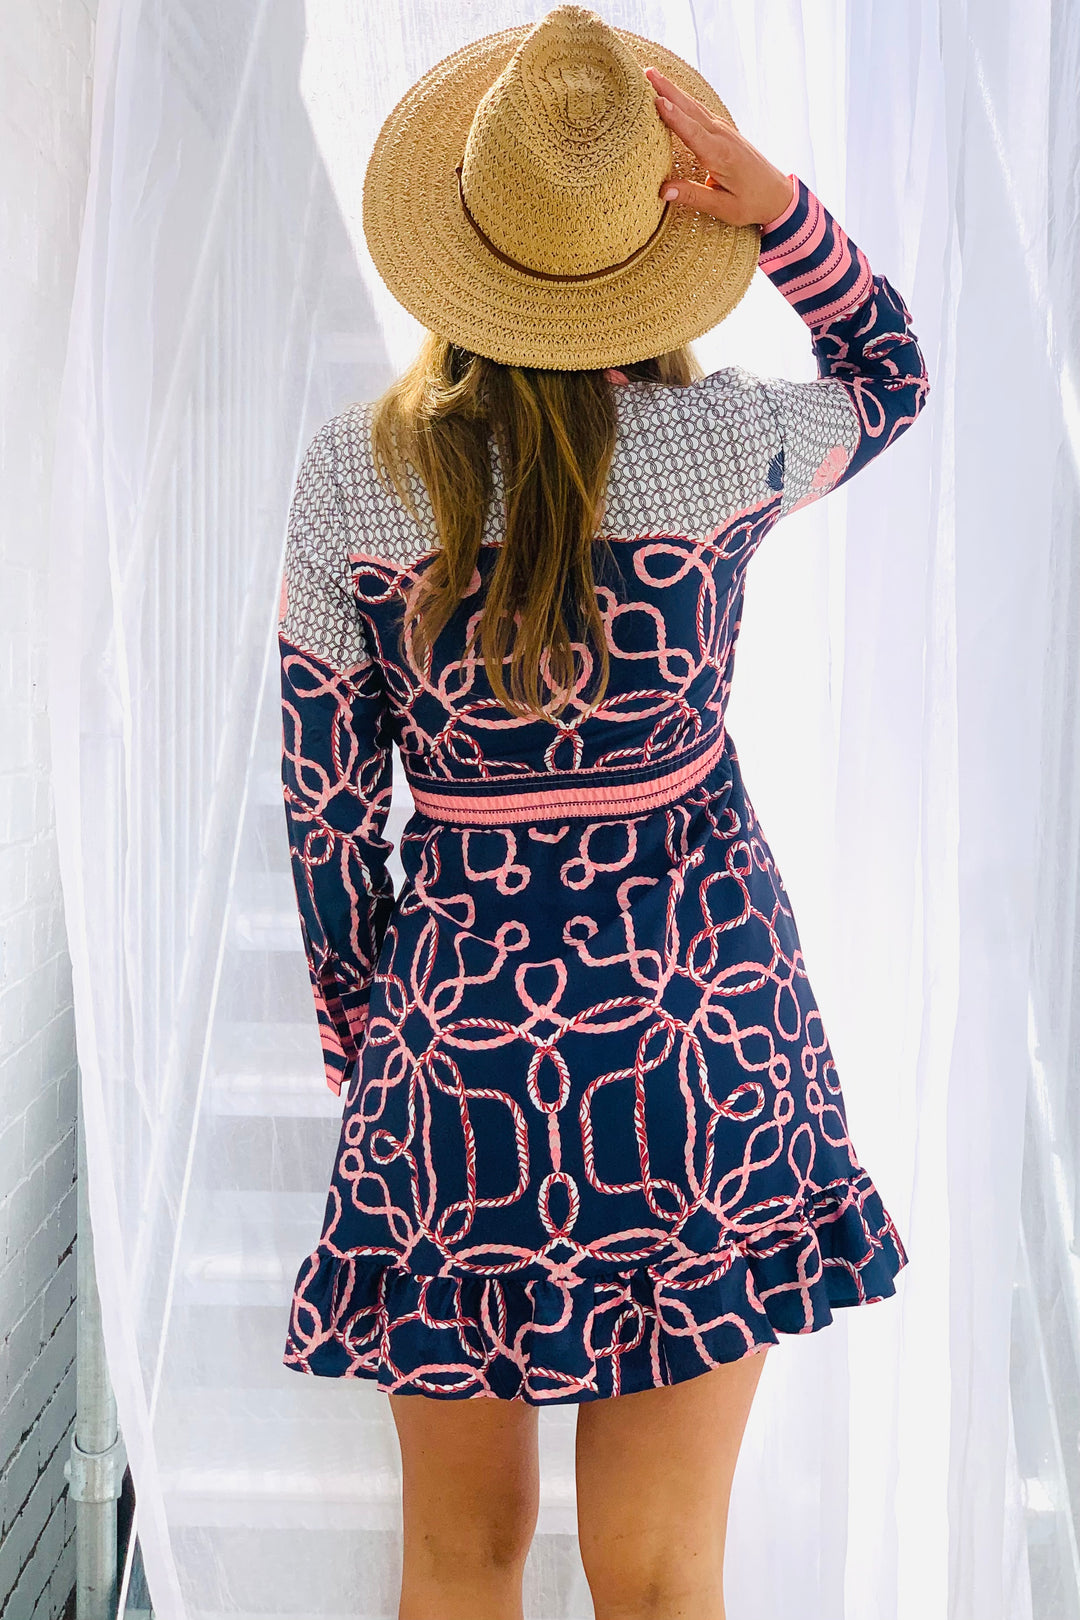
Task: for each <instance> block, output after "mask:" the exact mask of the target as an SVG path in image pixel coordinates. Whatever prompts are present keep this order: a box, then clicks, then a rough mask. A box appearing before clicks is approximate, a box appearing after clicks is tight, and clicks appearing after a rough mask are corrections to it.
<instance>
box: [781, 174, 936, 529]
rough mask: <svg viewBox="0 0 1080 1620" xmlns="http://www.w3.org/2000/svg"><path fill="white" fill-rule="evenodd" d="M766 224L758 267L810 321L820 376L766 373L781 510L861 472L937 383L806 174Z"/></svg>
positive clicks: (884, 284) (894, 304)
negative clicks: (800, 378) (807, 378)
mask: <svg viewBox="0 0 1080 1620" xmlns="http://www.w3.org/2000/svg"><path fill="white" fill-rule="evenodd" d="M790 178H791V180H792V182H793V192H792V199H791V202H790V204H789V206H788V207H787V209H785V211H784V213H782V214H781V215H779V216H778V217H777V218H776V219H774V220H771V221H770V222H769V224H768V225H766V226H765V227H763V229H762V234H761V247H760V253H759V258H758V266H759V268H760V269H761V270H762V271H763V272H764V273H765V275H766V276H768V278H769V280H770V281H771V282H772V284H773V286H774V287H776V288H777V289H778V291H779V292H781V293H782V294H783V296H784V297H785V298H786V299H787V301H788V303H789V304H791V306H792V308H793V309H795V310H796V311H797V312H798V314H799V315H800V316H801V318H802V319H803V320H804V321H805V322H806V325H807V326H808V327H809V328H810V336H811V343H812V345H813V349H814V354H815V356H816V358H817V365H818V373H819V375H818V377H817V379H815V380H814V381H812V382H788V381H786V380H785V379H783V378H768V379H765V380H763V382H762V386H763V388H764V390H765V395H766V398H767V399H768V401H769V404H770V405H771V407H772V409H773V412H774V414H775V416H776V421H777V426H778V430H779V437H780V449H779V453H778V456H777V458H776V463H775V465H774V467H773V468H772V469H770V482H772V483H773V487H774V488H778V489H780V490H781V502H780V516H781V517H783V516H784V515H785V514H786V513H788V512H793V511H795V510H796V509H797V508H798V507H800V506H806V505H807V504H808V503H809V502H811V501H815V500H818V499H820V497H821V496H822V495H825V494H827V493H828V492H829V491H830V490H832V489H835V488H836V487H837V486H838V485H839V484H842V483H844V482H845V481H846V480H847V479H849V478H851V477H853V476H854V474H855V473H856V472H858V471H859V469H860V468H861V467H864V466H865V465H866V463H867V462H868V461H870V460H871V459H872V458H873V457H874V456H877V455H880V454H881V452H882V450H884V449H886V448H887V446H889V445H890V444H892V443H893V442H894V440H896V439H897V438H899V436H900V434H901V433H903V432H905V431H906V430H907V428H908V427H910V425H911V423H912V422H914V420H915V418H916V417H917V416H918V414H919V412H920V411H921V410H922V407H923V404H924V402H925V400H926V396H927V393H928V392H929V388H930V382H929V378H928V376H927V371H926V363H925V361H924V359H923V355H922V351H921V350H920V348H919V342H918V339H917V337H916V336H915V333H914V332H913V331H912V328H911V315H910V313H909V311H908V309H907V307H906V305H905V303H904V300H903V299H902V298H901V296H900V294H899V293H898V292H897V291H896V289H895V288H894V287H893V286H892V285H891V284H890V283H889V282H888V281H887V280H886V278H885V277H884V276H878V275H874V273H873V271H872V270H871V268H870V265H869V264H868V263H867V260H866V256H865V255H864V254H863V253H862V251H861V250H860V249H859V248H858V247H856V245H855V243H854V242H852V241H851V239H850V238H849V237H848V235H847V234H846V232H845V231H844V230H843V228H842V227H841V226H840V225H839V224H838V223H837V221H836V220H835V219H834V218H833V217H832V215H831V214H830V213H829V211H828V209H827V208H826V207H825V205H824V204H823V203H822V202H821V201H820V200H819V198H817V197H816V196H815V195H814V193H813V192H812V191H811V190H810V188H809V187H808V186H807V185H806V183H805V181H803V180H801V179H800V178H799V177H798V176H797V175H794V174H793V175H791V177H790Z"/></svg>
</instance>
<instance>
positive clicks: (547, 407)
mask: <svg viewBox="0 0 1080 1620" xmlns="http://www.w3.org/2000/svg"><path fill="white" fill-rule="evenodd" d="M623 370H624V372H625V374H626V376H627V378H628V379H631V380H646V381H651V382H655V383H659V384H666V385H676V386H680V385H685V384H686V383H688V382H691V381H693V380H694V379H695V378H698V377H700V376H702V371H701V368H700V366H699V365H698V363H697V361H696V359H695V358H694V356H693V355H692V354H691V352H690V350H689V348H688V347H685V346H684V347H683V348H680V349H674V350H672V351H670V352H669V353H667V354H663V355H660V356H658V357H657V358H656V359H652V360H644V361H641V362H639V363H638V364H637V365H628V366H625V367H624V368H623ZM615 426H616V422H615V403H614V400H613V398H612V383H611V381H610V380H609V379H608V378H607V377H606V376H605V374H604V372H603V371H552V370H546V369H539V368H532V367H527V366H507V365H501V364H500V363H499V362H498V361H495V360H488V359H486V358H484V357H483V356H482V355H476V354H472V353H471V352H470V351H468V350H466V349H462V348H459V347H458V346H457V345H455V344H453V343H450V342H449V341H448V340H447V339H445V338H441V337H438V336H436V335H435V334H433V333H431V334H429V335H428V336H427V338H426V340H425V342H424V344H423V346H422V348H421V350H420V352H419V354H418V355H417V357H416V360H415V361H414V362H413V364H412V365H411V366H410V367H409V368H408V370H407V371H406V372H405V373H404V374H403V375H402V376H401V377H399V378H398V380H397V381H396V382H394V383H393V384H392V385H391V386H390V387H389V388H388V389H387V390H386V392H385V393H384V394H383V395H382V396H381V397H380V398H379V399H378V400H377V401H376V402H375V405H374V408H373V415H372V450H373V453H374V457H375V464H376V467H377V469H378V472H379V475H380V477H381V479H382V481H383V483H384V484H385V486H386V487H387V488H388V489H390V490H392V491H394V492H395V493H396V494H397V495H398V496H399V497H400V498H401V500H402V501H403V503H404V504H405V506H406V507H407V508H408V510H409V511H410V512H411V513H412V514H413V516H414V517H416V516H417V515H418V514H417V509H416V503H415V501H414V499H413V495H412V491H411V489H410V482H409V480H410V471H411V470H412V469H415V471H416V472H418V473H419V474H420V477H421V478H422V479H423V482H424V486H425V488H426V490H427V493H428V497H429V499H430V502H431V507H432V512H433V515H434V519H435V525H436V529H437V532H438V539H439V549H438V551H437V553H436V555H435V557H434V559H433V560H432V562H431V563H430V565H429V566H428V567H427V568H426V569H425V570H424V572H423V573H422V574H421V576H420V577H419V579H418V580H417V582H416V585H415V586H414V587H413V589H412V590H411V592H410V593H409V597H408V600H407V602H406V609H405V622H404V626H403V632H404V637H405V646H406V652H407V655H408V657H409V658H410V661H411V662H412V663H413V665H414V667H415V668H417V669H420V668H422V667H423V666H424V664H425V663H426V662H429V661H430V654H431V650H432V648H433V646H434V643H435V641H436V639H437V637H438V636H439V634H440V632H441V631H442V630H443V629H444V628H445V626H446V624H447V622H448V621H449V620H450V618H451V617H452V615H453V614H454V612H455V611H456V610H457V608H458V606H459V605H460V603H461V602H462V601H463V599H464V597H465V595H466V593H467V591H468V589H469V586H470V583H471V581H472V578H473V573H474V570H475V569H476V567H477V565H478V560H479V556H480V539H481V534H482V532H483V527H484V520H485V517H486V515H487V511H488V507H489V504H490V501H491V497H492V471H491V454H490V447H489V440H490V437H491V436H492V435H494V437H495V440H496V443H497V445H498V450H499V461H500V466H501V468H502V471H503V481H504V488H505V501H506V512H505V519H506V524H505V535H504V538H503V539H502V542H501V544H500V545H499V547H498V556H497V558H496V562H495V566H494V568H493V570H492V573H491V577H490V580H489V583H488V586H487V591H486V595H485V598H484V601H483V606H482V609H481V612H480V615H479V619H478V622H477V623H475V624H474V627H473V630H472V633H471V635H470V636H469V640H468V645H467V648H466V654H467V655H468V654H470V653H471V652H472V650H473V647H474V645H475V643H476V641H477V639H478V640H479V644H480V652H481V656H482V658H483V663H484V669H485V672H486V674H487V678H488V681H489V682H490V684H491V688H492V691H493V692H494V693H495V696H496V697H497V698H498V700H499V702H500V703H502V705H503V707H504V708H506V709H508V710H509V712H510V713H511V714H515V715H527V714H533V715H537V716H539V717H541V718H544V719H554V718H556V717H557V716H558V715H559V714H560V713H561V712H562V710H563V709H564V708H565V707H566V705H567V703H568V702H569V701H570V699H571V697H572V696H574V695H575V693H576V689H577V686H578V683H579V682H580V681H581V680H582V678H583V676H584V672H585V667H586V666H584V665H583V666H582V667H581V668H580V669H579V667H578V651H577V650H576V649H575V644H574V643H575V639H578V640H582V641H583V640H588V641H589V642H591V644H592V648H593V651H594V654H595V664H596V669H597V673H598V682H597V685H596V688H595V690H594V692H593V694H592V697H591V700H590V701H591V703H592V705H593V706H595V705H596V704H598V703H599V702H600V700H601V699H602V697H603V695H604V692H605V691H606V689H607V683H608V674H609V669H608V649H607V641H606V637H605V635H604V627H603V620H602V618H601V614H600V608H599V606H598V603H597V599H596V591H595V582H594V576H593V559H592V545H593V540H594V538H595V535H596V529H597V525H598V523H599V521H600V516H601V510H602V505H603V498H604V491H605V486H606V483H607V477H608V471H609V468H610V465H611V458H612V454H613V452H614V449H615Z"/></svg>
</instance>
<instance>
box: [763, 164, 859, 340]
mask: <svg viewBox="0 0 1080 1620" xmlns="http://www.w3.org/2000/svg"><path fill="white" fill-rule="evenodd" d="M794 180H795V194H794V196H793V197H792V199H791V202H790V204H789V206H788V207H787V208H786V209H785V210H784V212H783V213H782V214H780V215H779V216H778V217H777V220H776V221H774V222H772V223H770V224H769V225H768V226H766V227H765V228H764V229H763V231H762V233H761V242H760V246H759V249H758V268H759V269H760V270H762V271H763V272H764V274H765V275H767V276H768V278H769V280H770V281H771V282H772V284H773V286H774V287H775V288H776V289H777V291H778V292H780V293H782V294H783V296H784V297H785V298H786V299H787V301H788V303H789V304H790V305H791V306H792V308H793V309H794V310H795V311H796V313H797V314H798V315H799V316H800V317H801V318H802V320H803V321H805V322H806V324H807V325H808V326H809V327H811V328H817V327H821V326H824V325H827V324H828V323H829V322H830V321H834V320H837V319H839V318H840V317H842V316H847V315H850V314H852V313H854V311H855V310H857V309H858V308H860V306H861V305H862V304H863V303H864V302H865V301H866V299H867V298H868V297H869V296H870V293H871V291H872V289H873V272H872V271H871V269H870V266H869V264H868V263H867V260H866V257H865V255H864V254H863V252H862V250H861V249H860V248H858V247H857V246H856V245H855V243H854V242H852V241H851V239H850V237H849V236H848V235H847V233H846V231H845V230H844V229H843V227H842V226H841V225H840V223H839V222H838V221H837V220H835V219H834V218H833V216H832V214H830V212H829V210H828V209H827V208H826V207H825V204H824V203H823V202H822V201H821V199H820V198H819V197H817V196H815V194H814V193H813V192H812V191H811V190H810V187H809V186H808V185H807V184H806V181H805V180H802V179H800V178H799V177H798V176H795V177H794Z"/></svg>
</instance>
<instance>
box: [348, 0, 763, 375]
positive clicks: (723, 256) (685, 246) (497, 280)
mask: <svg viewBox="0 0 1080 1620" xmlns="http://www.w3.org/2000/svg"><path fill="white" fill-rule="evenodd" d="M530 27H531V25H530V24H525V25H523V26H518V27H515V28H506V29H503V30H501V31H500V32H499V33H495V34H487V35H485V36H484V37H483V38H482V39H478V40H474V41H473V42H472V43H471V44H469V45H466V46H464V47H463V48H462V49H460V50H457V51H454V52H452V53H451V55H449V56H447V57H444V58H443V60H442V61H441V62H437V63H436V64H435V66H434V67H433V68H431V69H430V70H429V71H428V72H427V73H426V74H425V75H424V77H423V78H422V79H420V80H419V81H418V82H417V83H416V84H414V85H413V86H412V88H411V89H410V90H409V91H408V92H407V94H406V95H404V96H403V97H402V99H401V100H400V101H399V102H398V104H397V106H396V107H395V108H394V109H393V111H392V112H391V113H390V114H389V116H388V117H387V119H386V121H385V122H384V124H383V126H382V128H381V129H380V131H379V134H378V136H377V137H376V140H375V145H374V148H373V150H372V154H371V158H370V161H369V163H368V166H367V172H366V174H365V177H364V197H363V225H364V235H365V238H366V240H367V244H368V249H369V251H370V253H371V257H372V259H373V261H374V263H375V268H376V269H377V270H378V272H379V274H380V275H381V276H382V278H383V280H384V281H385V283H386V285H387V287H388V288H389V289H390V291H391V292H392V293H393V295H394V297H395V298H396V299H397V300H398V302H399V303H400V304H402V305H403V306H404V307H405V309H407V310H408V311H409V313H410V314H411V315H413V316H415V317H416V319H417V320H418V321H420V322H421V324H422V325H423V326H426V327H427V328H429V329H430V330H431V331H433V332H437V333H439V334H440V335H441V336H442V337H445V338H448V339H449V340H450V341H451V342H453V343H456V344H458V345H460V346H461V347H462V348H465V349H470V350H472V351H473V353H475V354H482V355H486V356H488V357H489V358H490V359H492V360H498V361H501V362H502V363H503V364H504V365H516V366H536V367H541V368H545V369H549V370H557V371H569V370H599V369H601V368H603V367H607V366H619V365H630V364H632V363H633V362H634V361H635V360H645V359H648V358H649V357H650V356H652V355H657V354H662V353H664V352H666V351H667V350H670V349H676V348H678V347H680V346H681V345H682V344H684V343H688V342H690V341H691V340H692V339H693V338H696V337H700V336H701V335H702V334H703V333H704V332H708V331H709V330H711V328H712V327H714V326H715V325H716V324H717V322H718V321H721V320H723V318H724V316H725V315H727V314H729V313H730V312H731V310H733V309H734V308H735V305H736V304H737V303H738V302H739V300H740V298H742V296H743V294H744V293H745V291H746V289H747V287H748V286H749V285H750V282H751V280H752V279H753V275H754V270H755V269H756V267H757V262H758V252H759V246H760V241H761V232H760V229H759V227H758V226H756V225H729V224H727V223H726V222H725V221H723V220H719V219H715V218H713V216H712V215H710V214H703V213H700V212H698V211H697V210H696V209H690V208H685V207H683V206H680V205H678V204H673V205H671V206H669V208H668V210H667V213H666V215H665V217H664V220H663V223H662V225H661V227H660V230H659V231H658V232H657V235H656V237H655V239H654V240H653V241H652V242H651V243H650V245H649V247H648V248H647V249H646V251H645V252H644V253H642V254H640V255H639V257H637V258H636V259H634V260H633V261H632V262H631V263H630V264H628V265H626V266H624V267H623V268H622V269H620V270H613V271H612V272H611V274H610V275H605V276H598V277H595V278H594V279H592V280H590V281H586V282H552V281H544V280H541V279H539V278H537V277H534V276H530V275H529V274H528V272H527V271H524V270H516V269H514V268H513V267H512V266H510V265H507V264H504V263H503V262H502V261H501V260H500V259H498V258H497V257H496V256H495V254H493V253H492V252H491V251H490V250H489V249H488V248H487V247H486V246H485V245H484V243H483V242H482V241H481V240H480V238H479V236H478V235H477V233H476V232H475V230H474V229H473V228H472V226H471V225H470V224H469V221H468V220H467V219H466V217H465V215H464V213H463V211H462V207H461V201H460V197H459V195H458V180H457V172H456V171H457V165H458V164H459V163H460V162H461V160H462V155H463V153H464V151H465V141H466V138H467V136H468V133H469V128H470V125H471V124H472V119H473V114H474V112H475V110H476V107H477V104H478V102H479V101H480V99H481V98H482V96H483V95H484V93H485V92H486V91H487V90H488V88H489V87H490V86H491V84H493V83H494V81H495V79H496V78H497V77H498V75H499V74H500V73H501V72H502V70H503V68H504V67H505V66H506V63H507V62H508V61H509V60H510V57H511V56H512V55H513V53H514V51H515V50H516V49H517V47H518V45H519V44H520V43H521V41H522V39H523V38H524V37H525V35H526V34H527V33H528V32H529V31H530ZM615 32H616V33H617V34H618V35H619V36H620V37H621V38H622V39H623V40H624V41H625V43H626V44H627V45H628V46H629V47H630V49H631V50H632V51H633V52H634V55H635V56H636V57H637V59H638V60H639V62H640V63H641V65H642V67H646V66H654V67H657V68H659V69H660V71H661V72H662V73H665V74H666V75H667V76H668V78H670V79H672V80H673V81H674V82H675V83H676V84H678V85H680V86H681V87H682V88H683V89H684V90H686V91H688V92H689V93H690V94H691V95H692V96H696V97H697V99H698V100H699V101H700V102H701V103H702V104H703V105H704V106H706V107H708V108H709V110H710V111H711V112H713V113H715V114H716V115H717V116H718V117H720V118H723V119H725V120H726V121H727V122H728V123H730V124H732V125H734V122H735V121H734V119H733V118H732V117H731V114H730V113H729V112H728V110H727V108H726V107H725V106H724V104H723V102H722V101H721V100H720V98H719V96H718V95H717V94H716V92H715V90H713V88H712V86H711V85H710V84H709V83H708V82H707V81H706V80H705V79H703V78H702V76H701V74H700V73H698V72H697V71H696V69H694V68H692V67H691V66H690V64H689V63H688V62H684V61H683V59H682V57H680V56H677V55H676V54H675V53H674V51H669V50H667V49H666V48H665V47H664V46H662V45H658V44H656V43H655V42H654V41H653V40H648V39H643V38H642V37H641V36H640V35H638V34H632V33H629V32H628V31H627V30H626V29H623V28H617V29H615ZM657 116H659V114H658V115H657ZM671 147H672V164H671V172H672V173H673V174H676V175H679V176H681V177H682V178H685V179H689V180H699V181H703V180H704V179H705V174H706V171H705V170H704V168H703V167H702V166H701V164H699V163H698V161H697V159H696V158H695V157H694V155H693V153H692V152H691V151H690V149H689V148H688V147H687V146H686V145H685V144H684V143H683V142H682V141H681V140H680V139H679V137H678V136H677V135H675V134H674V133H672V136H671Z"/></svg>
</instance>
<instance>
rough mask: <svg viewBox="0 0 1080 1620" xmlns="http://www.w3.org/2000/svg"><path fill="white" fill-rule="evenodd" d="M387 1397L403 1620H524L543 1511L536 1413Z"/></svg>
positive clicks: (489, 1404)
mask: <svg viewBox="0 0 1080 1620" xmlns="http://www.w3.org/2000/svg"><path fill="white" fill-rule="evenodd" d="M388 1399H389V1401H390V1407H391V1410H392V1412H393V1415H394V1422H395V1424H396V1426H397V1434H398V1443H399V1445H400V1447H401V1464H402V1489H403V1504H402V1505H403V1519H404V1532H405V1548H404V1564H403V1568H402V1578H401V1605H400V1608H399V1609H398V1620H481V1617H482V1620H522V1600H521V1578H522V1572H523V1570H524V1568H525V1559H526V1557H527V1556H528V1552H529V1547H530V1544H531V1542H532V1538H533V1532H534V1530H535V1529H536V1515H537V1511H538V1509H539V1505H540V1469H539V1448H538V1427H537V1425H538V1417H539V1413H538V1410H537V1408H536V1407H535V1406H528V1405H526V1404H525V1402H523V1401H499V1400H490V1399H487V1398H480V1399H473V1400H457V1401H453V1400H437V1399H435V1398H433V1397H428V1396H426V1395H391V1396H389V1397H388Z"/></svg>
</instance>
